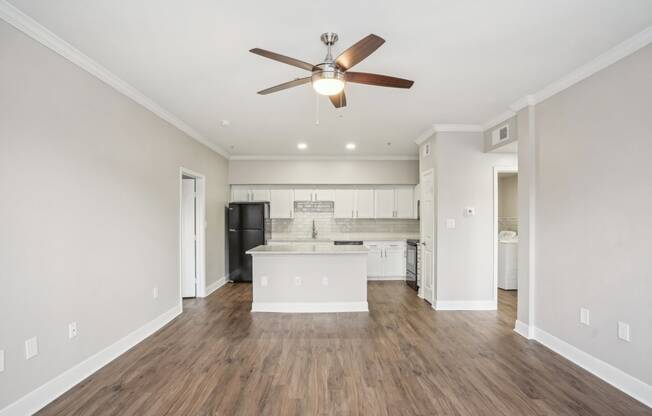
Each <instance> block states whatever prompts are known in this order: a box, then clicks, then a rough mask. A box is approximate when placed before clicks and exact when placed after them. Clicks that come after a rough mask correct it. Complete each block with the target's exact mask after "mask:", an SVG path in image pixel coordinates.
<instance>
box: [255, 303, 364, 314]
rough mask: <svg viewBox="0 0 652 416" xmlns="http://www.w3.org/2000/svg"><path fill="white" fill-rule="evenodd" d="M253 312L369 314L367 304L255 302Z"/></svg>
mask: <svg viewBox="0 0 652 416" xmlns="http://www.w3.org/2000/svg"><path fill="white" fill-rule="evenodd" d="M251 311H252V312H278V313H323V312H369V305H368V304H367V302H253V303H252V304H251Z"/></svg>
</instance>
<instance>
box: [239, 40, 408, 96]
mask: <svg viewBox="0 0 652 416" xmlns="http://www.w3.org/2000/svg"><path fill="white" fill-rule="evenodd" d="M337 39H338V37H337V33H332V32H327V33H324V34H322V35H321V41H322V42H324V43H325V44H326V46H327V47H328V52H327V53H326V58H324V62H322V63H320V64H317V65H312V64H309V63H307V62H303V61H300V60H298V59H294V58H290V57H288V56H285V55H280V54H278V53H274V52H270V51H266V50H264V49H259V48H254V49H251V50H250V51H249V52H251V53H255V54H256V55H260V56H264V57H265V58H269V59H273V60H275V61H279V62H283V63H285V64H288V65H293V66H296V67H299V68H302V69H305V70H307V71H310V72H312V75H311V76H309V77H305V78H297V79H295V80H292V81H288V82H284V83H283V84H279V85H276V86H274V87H271V88H267V89H264V90H262V91H258V94H262V95H266V94H271V93H273V92H277V91H282V90H285V89H288V88H292V87H296V86H299V85H303V84H307V83H309V82H312V87H313V88H314V90H315V91H316V92H317V93H318V94H321V95H327V96H328V97H329V98H330V100H331V102H332V103H333V105H334V106H335V107H336V108H340V107H345V106H346V95H345V94H344V84H345V83H346V82H355V83H358V84H367V85H376V86H380V87H393V88H410V87H411V86H412V84H414V81H410V80H408V79H402V78H396V77H390V76H387V75H379V74H370V73H367V72H353V71H349V69H351V68H352V67H353V66H354V65H356V64H358V63H359V62H360V61H362V60H363V59H365V58H366V57H367V56H369V55H371V54H372V53H373V52H374V51H375V50H376V49H378V48H379V47H380V46H381V45H382V44H383V43H385V39H383V38H381V37H380V36H376V35H373V34H372V35H369V36H367V37H365V38H363V39H362V40H360V41H359V42H358V43H356V44H355V45H353V46H351V47H350V48H349V49H347V50H345V51H344V52H342V53H341V54H340V55H339V56H338V57H337V58H335V59H333V55H332V54H331V49H332V47H333V45H334V44H335V42H337Z"/></svg>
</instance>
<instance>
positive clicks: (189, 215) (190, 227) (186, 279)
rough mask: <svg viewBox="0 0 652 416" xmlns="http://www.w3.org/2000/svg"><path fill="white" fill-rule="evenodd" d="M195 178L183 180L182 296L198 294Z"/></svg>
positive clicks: (189, 296) (187, 296) (190, 296)
mask: <svg viewBox="0 0 652 416" xmlns="http://www.w3.org/2000/svg"><path fill="white" fill-rule="evenodd" d="M195 200H196V199H195V180H194V179H186V178H184V179H183V180H182V182H181V296H182V297H184V298H194V297H195V296H197V288H196V280H197V274H196V271H197V247H196V246H197V239H196V238H195V235H196V232H195V224H196V221H195V216H196V211H197V207H196V203H195Z"/></svg>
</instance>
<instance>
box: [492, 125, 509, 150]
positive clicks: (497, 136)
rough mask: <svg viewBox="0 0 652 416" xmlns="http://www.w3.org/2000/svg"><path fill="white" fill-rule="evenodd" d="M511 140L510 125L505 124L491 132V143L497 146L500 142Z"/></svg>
mask: <svg viewBox="0 0 652 416" xmlns="http://www.w3.org/2000/svg"><path fill="white" fill-rule="evenodd" d="M507 140H509V125H508V124H504V125H502V126H500V127H498V128H497V129H495V130H494V131H492V132H491V145H492V146H495V145H497V144H499V143H502V142H506V141H507Z"/></svg>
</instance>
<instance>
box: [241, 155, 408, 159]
mask: <svg viewBox="0 0 652 416" xmlns="http://www.w3.org/2000/svg"><path fill="white" fill-rule="evenodd" d="M229 160H419V156H418V155H404V156H392V155H387V156H299V155H277V156H273V155H233V156H231V157H230V158H229Z"/></svg>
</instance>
